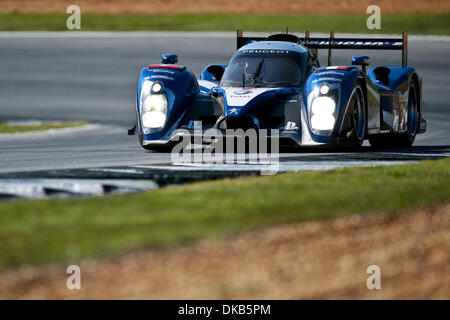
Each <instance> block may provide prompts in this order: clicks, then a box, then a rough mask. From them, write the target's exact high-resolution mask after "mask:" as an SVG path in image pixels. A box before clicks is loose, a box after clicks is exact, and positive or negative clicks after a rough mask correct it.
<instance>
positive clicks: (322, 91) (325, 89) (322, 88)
mask: <svg viewBox="0 0 450 320" xmlns="http://www.w3.org/2000/svg"><path fill="white" fill-rule="evenodd" d="M328 91H330V87H329V86H327V85H323V86H321V87H320V93H321V94H327V93H328Z"/></svg>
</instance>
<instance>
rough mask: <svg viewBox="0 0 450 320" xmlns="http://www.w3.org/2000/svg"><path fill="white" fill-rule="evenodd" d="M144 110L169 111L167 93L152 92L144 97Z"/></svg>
mask: <svg viewBox="0 0 450 320" xmlns="http://www.w3.org/2000/svg"><path fill="white" fill-rule="evenodd" d="M142 111H143V112H151V111H158V112H162V113H164V114H165V113H167V98H166V95H165V94H151V95H148V96H146V97H145V98H144V101H143V102H142Z"/></svg>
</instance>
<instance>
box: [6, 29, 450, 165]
mask: <svg viewBox="0 0 450 320" xmlns="http://www.w3.org/2000/svg"><path fill="white" fill-rule="evenodd" d="M234 50H235V38H234V34H232V33H209V34H208V33H196V34H193V33H129V34H124V33H83V34H80V33H78V34H75V33H71V34H66V33H53V34H50V33H36V34H30V33H1V32H0V70H1V71H0V121H1V120H19V119H42V120H88V121H91V122H93V123H98V124H100V125H98V126H90V127H87V128H82V129H74V130H67V131H65V132H64V133H61V134H57V133H33V134H28V133H27V134H16V135H3V136H0V172H19V171H34V170H48V169H63V168H85V167H102V166H119V165H141V164H151V163H169V162H170V154H164V153H152V152H144V151H143V150H142V149H141V148H140V147H139V146H138V145H137V143H136V138H135V137H129V136H127V135H126V129H127V128H128V127H130V126H131V125H132V123H133V118H134V103H135V102H134V95H135V85H136V81H137V77H138V74H139V71H140V69H141V68H142V67H143V66H145V65H147V64H149V63H155V62H159V61H160V55H161V53H162V52H176V53H178V54H179V60H180V63H182V64H185V65H187V66H188V67H189V68H190V69H191V70H192V71H193V72H195V74H197V75H198V74H199V73H200V72H201V70H202V68H203V67H204V66H206V65H207V64H209V63H226V62H227V61H228V60H229V58H230V57H231V56H232V55H233V53H234ZM361 53H362V52H358V51H347V50H344V51H337V50H335V51H334V62H335V64H344V65H345V64H346V65H348V64H349V63H350V58H351V55H356V54H361ZM449 53H450V39H449V38H440V39H439V38H436V37H434V38H433V37H411V38H410V43H409V64H411V65H413V66H415V67H416V68H417V70H418V72H419V73H420V75H421V76H422V78H423V100H424V116H425V118H426V119H427V121H428V131H427V133H426V134H425V135H420V136H418V138H417V139H416V143H415V146H417V148H414V149H412V150H391V151H388V152H387V154H386V153H383V157H382V158H385V157H386V156H388V158H391V159H396V158H398V159H399V160H408V158H411V159H412V160H413V159H416V158H417V157H419V158H420V156H421V155H423V156H424V157H427V156H428V155H430V154H431V155H440V154H442V155H448V152H449V150H450V147H449V146H450V127H449V124H450V112H449V109H448V108H449V103H448V101H450V90H448V82H449V72H450V61H449V59H448V55H449ZM364 54H368V55H369V56H370V57H371V58H372V63H373V64H374V65H376V64H386V65H389V64H394V65H395V64H399V63H400V61H401V55H400V52H389V51H386V52H380V51H373V52H364ZM321 61H322V62H324V61H326V59H325V52H324V53H323V54H322V55H321ZM405 153H406V155H405ZM378 155H379V153H377V152H373V151H372V150H370V148H364V149H363V150H362V152H361V153H360V154H358V155H354V154H349V153H348V154H347V156H346V157H350V158H352V157H354V156H357V157H358V158H359V159H360V160H365V159H371V160H373V159H377V158H379V157H378ZM326 156H327V159H329V160H339V159H341V160H345V157H344V159H342V158H341V157H342V156H341V154H340V153H337V152H328V154H327V155H326ZM317 157H323V154H320V153H319V154H317V153H313V154H311V153H310V152H302V153H299V154H284V155H283V158H285V162H288V163H289V162H293V163H294V162H297V163H298V162H299V161H300V162H302V163H304V162H308V161H313V160H314V159H315V158H317Z"/></svg>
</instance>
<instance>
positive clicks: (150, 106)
mask: <svg viewBox="0 0 450 320" xmlns="http://www.w3.org/2000/svg"><path fill="white" fill-rule="evenodd" d="M147 83H148V82H145V83H144V85H143V87H142V94H141V120H142V126H143V127H145V128H150V129H156V128H162V127H164V124H165V123H166V118H167V105H168V102H167V96H166V94H165V93H161V91H162V89H163V88H162V85H161V84H160V83H158V82H155V83H154V84H153V86H152V87H151V89H150V87H149V84H147ZM155 86H160V87H157V88H155ZM149 89H150V90H149ZM155 89H157V90H158V92H159V93H157V94H154V93H151V92H154V90H155Z"/></svg>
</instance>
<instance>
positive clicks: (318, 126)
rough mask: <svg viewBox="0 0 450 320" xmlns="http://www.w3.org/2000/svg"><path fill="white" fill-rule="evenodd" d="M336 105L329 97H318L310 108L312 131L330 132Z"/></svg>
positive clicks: (332, 126) (334, 120)
mask: <svg viewBox="0 0 450 320" xmlns="http://www.w3.org/2000/svg"><path fill="white" fill-rule="evenodd" d="M335 110H336V103H335V102H334V100H333V99H331V98H330V97H318V98H316V99H314V101H313V103H312V106H311V128H312V129H314V130H326V131H329V130H332V129H333V128H334V123H335V122H336V119H335V117H334V111H335Z"/></svg>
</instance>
